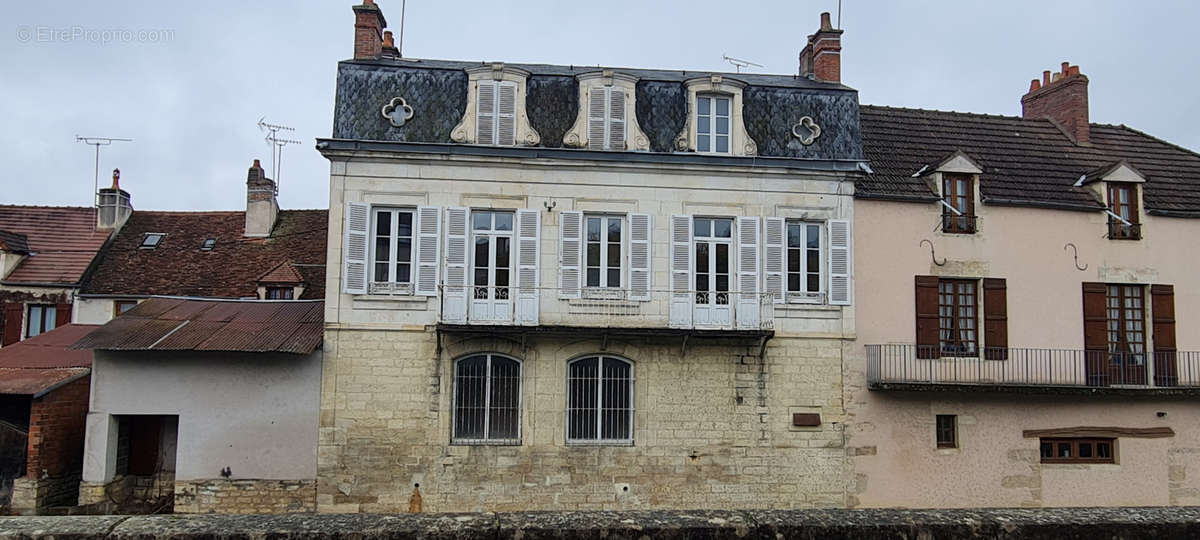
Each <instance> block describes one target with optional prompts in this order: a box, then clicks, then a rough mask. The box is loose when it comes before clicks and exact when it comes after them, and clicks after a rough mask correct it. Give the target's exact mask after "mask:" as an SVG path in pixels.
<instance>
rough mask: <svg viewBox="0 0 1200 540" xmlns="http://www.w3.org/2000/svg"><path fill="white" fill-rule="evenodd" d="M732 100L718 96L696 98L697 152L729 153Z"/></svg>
mask: <svg viewBox="0 0 1200 540" xmlns="http://www.w3.org/2000/svg"><path fill="white" fill-rule="evenodd" d="M729 111H730V99H729V97H728V96H723V95H718V94H699V95H697V96H696V151H697V152H710V153H717V154H728V153H729V116H730V115H729Z"/></svg>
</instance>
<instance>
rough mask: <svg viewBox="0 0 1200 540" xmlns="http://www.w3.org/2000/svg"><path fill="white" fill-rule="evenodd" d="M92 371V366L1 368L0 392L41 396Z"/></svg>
mask: <svg viewBox="0 0 1200 540" xmlns="http://www.w3.org/2000/svg"><path fill="white" fill-rule="evenodd" d="M91 372H92V370H91V368H48V369H23V368H0V394H6V395H18V396H33V397H41V396H42V395H44V394H46V393H47V392H49V391H51V390H53V389H55V388H58V387H60V386H62V385H64V384H67V383H69V382H71V381H74V380H76V379H79V378H81V377H86V376H88V374H90V373H91Z"/></svg>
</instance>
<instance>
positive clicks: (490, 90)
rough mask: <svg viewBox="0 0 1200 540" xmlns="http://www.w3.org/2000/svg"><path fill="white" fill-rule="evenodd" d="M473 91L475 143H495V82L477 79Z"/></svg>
mask: <svg viewBox="0 0 1200 540" xmlns="http://www.w3.org/2000/svg"><path fill="white" fill-rule="evenodd" d="M476 84H478V90H477V92H476V93H475V143H476V144H496V83H495V82H493V81H479V82H478V83H476Z"/></svg>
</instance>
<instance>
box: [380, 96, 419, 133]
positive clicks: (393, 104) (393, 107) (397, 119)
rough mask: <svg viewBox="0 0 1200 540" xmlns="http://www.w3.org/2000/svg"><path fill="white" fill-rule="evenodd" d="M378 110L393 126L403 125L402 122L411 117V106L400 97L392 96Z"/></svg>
mask: <svg viewBox="0 0 1200 540" xmlns="http://www.w3.org/2000/svg"><path fill="white" fill-rule="evenodd" d="M380 112H381V113H383V117H384V118H387V119H388V122H391V123H392V125H393V126H395V127H404V123H405V122H407V121H409V120H410V119H412V117H413V108H412V107H410V106H409V105H408V102H406V101H404V98H402V97H396V98H392V100H391V101H389V102H388V103H387V104H386V105H384V106H383V109H382V110H381V111H380Z"/></svg>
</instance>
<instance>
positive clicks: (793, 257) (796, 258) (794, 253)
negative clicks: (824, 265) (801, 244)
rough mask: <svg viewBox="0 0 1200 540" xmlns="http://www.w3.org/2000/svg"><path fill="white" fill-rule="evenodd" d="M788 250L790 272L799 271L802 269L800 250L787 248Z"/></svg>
mask: <svg viewBox="0 0 1200 540" xmlns="http://www.w3.org/2000/svg"><path fill="white" fill-rule="evenodd" d="M787 252H788V253H787V258H788V272H799V271H800V250H798V249H789V250H787Z"/></svg>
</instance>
